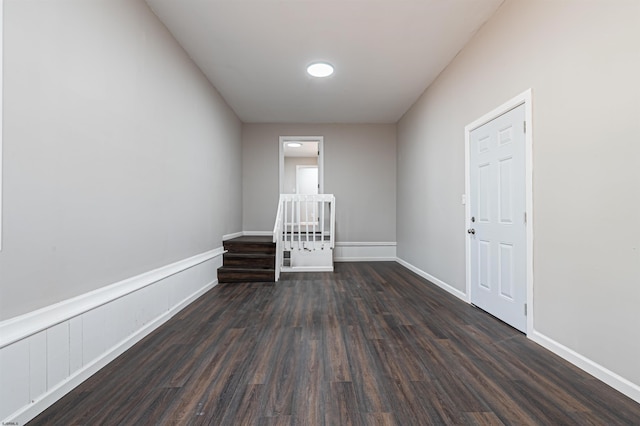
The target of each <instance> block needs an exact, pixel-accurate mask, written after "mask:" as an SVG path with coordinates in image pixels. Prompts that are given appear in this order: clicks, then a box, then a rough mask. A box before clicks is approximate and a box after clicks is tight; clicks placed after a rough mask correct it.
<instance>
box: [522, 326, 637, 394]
mask: <svg viewBox="0 0 640 426" xmlns="http://www.w3.org/2000/svg"><path fill="white" fill-rule="evenodd" d="M527 337H528V338H530V339H531V340H533V341H534V342H536V343H537V344H539V345H540V346H542V347H544V348H546V349H548V350H550V351H551V352H553V353H554V354H556V355H558V356H559V357H561V358H564V359H565V360H567V361H569V362H570V363H572V364H573V365H575V366H576V367H578V368H580V369H582V370H584V371H586V372H587V373H589V374H591V375H592V376H593V377H595V378H597V379H598V380H601V381H603V382H604V383H606V384H608V385H609V386H611V387H612V388H614V389H616V390H617V391H619V392H622V393H623V394H625V395H627V396H628V397H629V398H631V399H633V400H634V401H636V402H638V403H640V386H638V385H637V384H635V383H633V382H631V381H629V380H627V379H625V378H624V377H622V376H620V375H618V374H616V373H614V372H613V371H611V370H609V369H607V368H605V367H603V366H602V365H600V364H598V363H597V362H594V361H592V360H590V359H589V358H587V357H585V356H584V355H581V354H579V353H578V352H576V351H574V350H573V349H570V348H568V347H566V346H564V345H563V344H561V343H558V342H556V341H555V340H553V339H551V338H550V337H547V336H546V335H544V334H542V333H540V332H539V331H537V330H534V331H533V333H530V334H528V335H527Z"/></svg>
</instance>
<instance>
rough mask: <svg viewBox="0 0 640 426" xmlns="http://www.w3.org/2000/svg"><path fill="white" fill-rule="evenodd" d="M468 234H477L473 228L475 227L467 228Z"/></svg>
mask: <svg viewBox="0 0 640 426" xmlns="http://www.w3.org/2000/svg"><path fill="white" fill-rule="evenodd" d="M467 234H471V235H475V234H476V230H475V229H473V228H471V229H467Z"/></svg>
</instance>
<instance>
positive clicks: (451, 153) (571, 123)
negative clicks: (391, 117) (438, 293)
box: [398, 0, 640, 384]
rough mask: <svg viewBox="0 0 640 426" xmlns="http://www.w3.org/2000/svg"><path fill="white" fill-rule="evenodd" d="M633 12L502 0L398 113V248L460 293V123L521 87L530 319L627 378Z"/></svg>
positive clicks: (639, 152)
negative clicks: (529, 99)
mask: <svg viewBox="0 0 640 426" xmlns="http://www.w3.org/2000/svg"><path fill="white" fill-rule="evenodd" d="M639 23H640V3H639V2H637V1H595V2H584V1H562V2H551V1H541V2H534V1H510V0H508V1H507V2H505V3H504V5H503V6H502V7H501V8H500V9H499V11H498V13H497V14H496V15H495V16H494V17H493V18H492V19H491V20H490V21H489V22H488V23H487V24H486V25H485V26H484V27H483V28H482V29H481V31H480V32H479V33H478V34H477V35H476V37H475V38H474V39H473V40H472V41H471V42H470V43H469V44H468V45H467V46H466V47H465V48H464V49H463V50H462V51H461V52H460V54H459V55H458V57H457V58H456V59H455V60H454V61H453V63H451V64H450V66H449V67H448V68H447V69H446V70H445V71H444V72H443V73H442V74H441V75H440V77H439V78H438V79H437V80H436V82H435V83H434V84H433V85H432V86H431V87H430V88H429V89H428V90H427V91H426V92H425V93H424V94H423V96H422V97H421V98H420V99H419V100H418V102H417V103H416V104H415V105H414V106H413V107H412V108H411V110H410V111H409V112H408V113H407V114H406V115H405V116H404V117H403V119H402V120H401V121H400V122H399V124H398V255H399V257H400V258H402V259H404V260H406V261H408V262H410V263H412V264H413V265H415V266H417V267H419V268H420V269H422V270H424V271H427V272H428V273H430V274H432V275H434V276H436V277H437V278H439V279H441V280H443V281H444V282H446V283H448V284H450V285H452V286H453V287H455V288H457V289H459V290H463V291H464V289H465V251H464V244H465V238H466V236H465V234H464V225H465V223H464V206H462V205H461V203H460V194H462V193H463V192H464V126H465V125H466V124H468V123H470V122H471V121H473V120H474V119H476V118H478V117H480V116H482V115H483V114H485V113H486V112H489V111H490V110H492V109H493V108H495V107H497V106H499V105H500V104H502V103H503V102H505V101H507V100H509V99H510V98H512V97H513V96H515V95H517V94H518V93H521V92H523V91H524V90H526V89H527V88H531V89H532V90H533V138H534V142H533V143H534V147H533V175H534V181H533V186H534V194H533V197H534V209H533V210H534V253H533V255H534V271H533V272H534V281H535V284H534V286H535V288H534V303H535V312H534V314H535V316H534V319H535V328H536V329H537V330H538V331H540V332H541V333H543V334H545V335H546V336H548V337H550V338H552V339H554V340H556V341H557V342H560V343H561V344H563V345H565V346H567V347H569V348H570V349H573V350H575V351H577V352H578V353H580V354H582V355H584V356H586V357H587V358H589V359H591V360H593V361H595V362H597V363H599V364H601V365H603V366H605V367H606V368H608V369H610V370H612V371H613V372H615V373H618V374H620V375H621V376H623V377H625V378H627V379H628V380H630V381H632V382H634V383H636V384H640V363H638V359H640V339H638V338H637V336H638V324H640V309H638V303H639V301H640V227H638V217H639V216H638V211H640V167H639V165H640V143H638V135H640V101H639V99H640V84H638V76H639V75H640V25H639Z"/></svg>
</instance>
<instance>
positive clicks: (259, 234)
mask: <svg viewBox="0 0 640 426" xmlns="http://www.w3.org/2000/svg"><path fill="white" fill-rule="evenodd" d="M242 235H243V236H245V237H264V236H269V237H273V231H243V232H242Z"/></svg>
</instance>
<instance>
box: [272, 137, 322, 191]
mask: <svg viewBox="0 0 640 426" xmlns="http://www.w3.org/2000/svg"><path fill="white" fill-rule="evenodd" d="M294 141H302V142H307V141H309V142H318V185H320V187H319V188H318V194H324V136H280V139H279V142H278V169H279V178H278V179H279V181H280V182H279V185H280V194H283V193H284V144H285V143H286V142H294Z"/></svg>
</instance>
